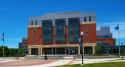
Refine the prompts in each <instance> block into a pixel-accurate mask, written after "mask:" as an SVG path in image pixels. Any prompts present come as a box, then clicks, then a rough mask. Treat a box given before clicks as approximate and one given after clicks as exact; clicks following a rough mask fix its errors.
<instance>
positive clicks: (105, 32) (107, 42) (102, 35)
mask: <svg viewBox="0 0 125 67" xmlns="http://www.w3.org/2000/svg"><path fill="white" fill-rule="evenodd" d="M96 39H97V45H99V46H115V39H113V37H112V33H111V32H110V27H109V26H104V27H100V30H97V32H96Z"/></svg>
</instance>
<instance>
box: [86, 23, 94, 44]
mask: <svg viewBox="0 0 125 67" xmlns="http://www.w3.org/2000/svg"><path fill="white" fill-rule="evenodd" d="M88 43H96V24H94V23H93V24H88Z"/></svg>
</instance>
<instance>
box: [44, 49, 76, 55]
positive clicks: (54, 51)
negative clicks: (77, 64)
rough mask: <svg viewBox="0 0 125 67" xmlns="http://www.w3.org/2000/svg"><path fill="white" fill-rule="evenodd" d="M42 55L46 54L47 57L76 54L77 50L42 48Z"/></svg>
mask: <svg viewBox="0 0 125 67" xmlns="http://www.w3.org/2000/svg"><path fill="white" fill-rule="evenodd" d="M43 53H46V54H48V55H52V54H70V55H73V54H78V48H75V47H72V48H71V47H70V48H64V47H62V48H61V47H60V48H43Z"/></svg>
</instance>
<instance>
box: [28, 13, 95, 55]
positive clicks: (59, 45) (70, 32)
mask: <svg viewBox="0 0 125 67" xmlns="http://www.w3.org/2000/svg"><path fill="white" fill-rule="evenodd" d="M95 17H96V15H95V13H93V12H62V13H47V14H43V15H41V16H30V17H29V18H28V39H27V48H28V54H29V55H43V54H49V55H54V54H81V46H82V47H83V48H82V49H83V53H84V54H91V55H94V54H95V46H96V20H95ZM81 33H82V34H81ZM81 36H83V37H82V38H81Z"/></svg>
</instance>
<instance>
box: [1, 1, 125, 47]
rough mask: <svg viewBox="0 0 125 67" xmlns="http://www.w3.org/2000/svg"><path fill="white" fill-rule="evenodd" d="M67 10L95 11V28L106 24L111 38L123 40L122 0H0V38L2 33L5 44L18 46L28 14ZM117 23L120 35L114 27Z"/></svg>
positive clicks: (124, 5) (124, 10) (124, 12)
mask: <svg viewBox="0 0 125 67" xmlns="http://www.w3.org/2000/svg"><path fill="white" fill-rule="evenodd" d="M68 11H80V12H96V25H97V29H99V27H100V26H110V29H111V32H112V33H113V38H116V39H118V40H119V41H120V42H124V43H125V28H124V27H125V0H0V34H1V37H2V32H4V33H5V45H6V46H8V47H12V48H15V47H18V43H19V42H21V39H22V38H23V37H27V27H28V16H40V15H42V14H44V13H53V12H68ZM118 24H119V25H120V37H119V36H118V31H116V30H114V27H115V26H117V25H118ZM0 44H2V41H0Z"/></svg>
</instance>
